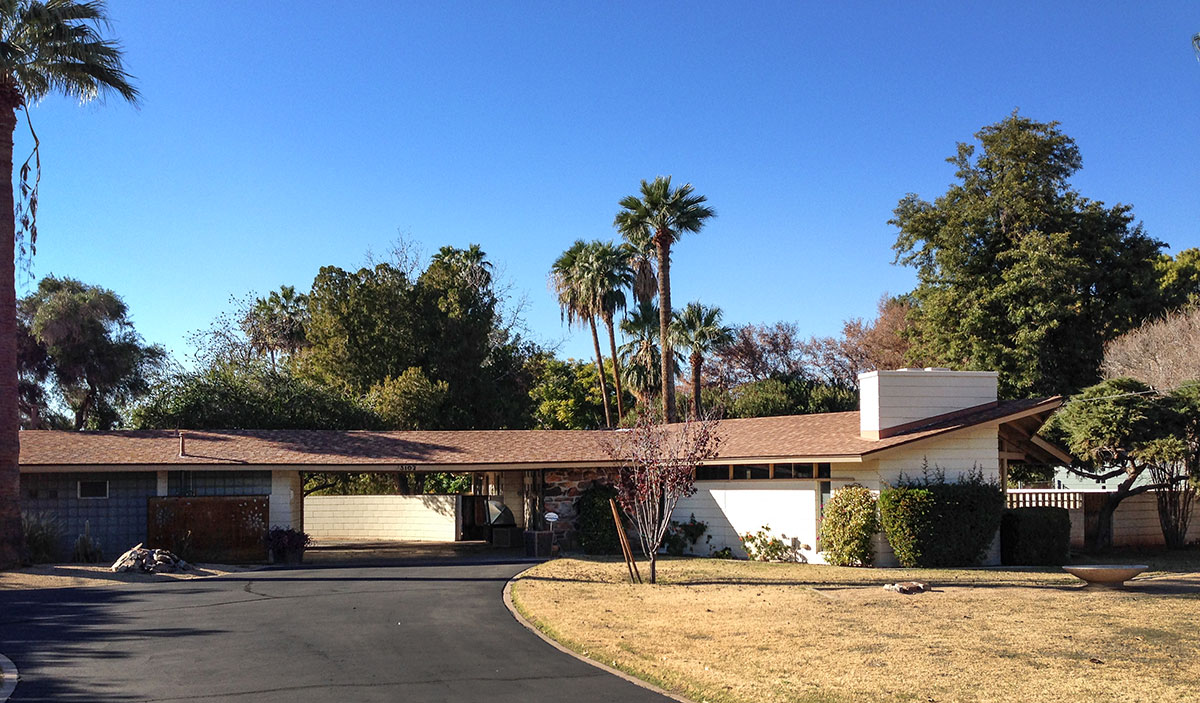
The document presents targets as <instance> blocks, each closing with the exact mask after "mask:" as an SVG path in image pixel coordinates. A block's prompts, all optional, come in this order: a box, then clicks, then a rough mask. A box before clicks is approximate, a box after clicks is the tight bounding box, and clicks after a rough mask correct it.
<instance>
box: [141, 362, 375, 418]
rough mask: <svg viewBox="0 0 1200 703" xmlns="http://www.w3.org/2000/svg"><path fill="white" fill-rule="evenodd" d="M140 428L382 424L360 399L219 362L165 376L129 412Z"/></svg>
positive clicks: (259, 367) (299, 380)
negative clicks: (207, 366) (210, 365)
mask: <svg viewBox="0 0 1200 703" xmlns="http://www.w3.org/2000/svg"><path fill="white" fill-rule="evenodd" d="M132 421H133V422H132V424H133V426H134V427H137V428H139V429H193V430H206V429H212V430H238V429H254V430H307V429H323V430H362V429H368V430H369V429H383V427H384V422H383V420H382V419H381V418H380V417H379V416H378V415H377V414H376V413H375V412H374V411H373V410H372V409H371V408H370V407H368V406H367V405H366V403H364V402H363V400H362V399H360V398H357V397H355V396H353V395H349V394H347V393H345V392H344V391H341V390H337V389H334V388H331V387H329V386H324V385H321V384H319V383H317V382H315V381H313V380H311V379H308V378H303V377H300V376H295V375H293V374H290V373H287V372H277V371H274V370H272V369H270V368H268V367H265V366H262V365H236V364H217V365H214V366H212V367H209V368H205V369H201V370H199V371H180V372H177V373H175V374H173V375H171V376H170V377H167V378H164V379H163V380H161V381H160V382H158V383H157V384H155V386H154V387H153V389H152V390H151V392H150V394H149V395H148V396H147V397H146V398H145V399H144V400H143V401H142V402H141V403H139V404H138V405H137V407H136V408H135V409H134V411H133V415H132Z"/></svg>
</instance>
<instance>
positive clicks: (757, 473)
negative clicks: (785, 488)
mask: <svg viewBox="0 0 1200 703" xmlns="http://www.w3.org/2000/svg"><path fill="white" fill-rule="evenodd" d="M733 477H734V478H735V479H741V480H747V479H759V478H770V477H771V467H770V466H769V465H767V464H738V465H736V466H734V467H733Z"/></svg>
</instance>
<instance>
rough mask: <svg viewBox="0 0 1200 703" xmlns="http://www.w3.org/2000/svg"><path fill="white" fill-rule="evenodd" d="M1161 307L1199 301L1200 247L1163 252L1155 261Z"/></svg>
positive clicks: (1175, 306)
mask: <svg viewBox="0 0 1200 703" xmlns="http://www.w3.org/2000/svg"><path fill="white" fill-rule="evenodd" d="M1157 269H1158V275H1159V289H1160V293H1161V295H1162V307H1163V308H1164V309H1166V310H1174V309H1175V308H1178V307H1181V306H1183V305H1186V304H1187V303H1188V302H1200V249H1197V248H1195V247H1193V248H1191V249H1184V250H1183V251H1181V252H1179V253H1178V254H1176V255H1175V256H1168V255H1166V254H1164V255H1163V256H1162V257H1161V258H1160V259H1159V260H1158V262H1157Z"/></svg>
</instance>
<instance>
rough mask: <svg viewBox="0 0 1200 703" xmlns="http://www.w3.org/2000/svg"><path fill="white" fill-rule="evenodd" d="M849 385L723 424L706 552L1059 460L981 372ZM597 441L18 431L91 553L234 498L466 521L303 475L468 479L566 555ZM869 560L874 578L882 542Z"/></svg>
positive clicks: (803, 543) (813, 540)
mask: <svg viewBox="0 0 1200 703" xmlns="http://www.w3.org/2000/svg"><path fill="white" fill-rule="evenodd" d="M860 384H861V405H860V410H859V411H857V412H841V413H826V414H818V415H798V416H784V417H765V418H751V419H736V420H726V421H723V422H722V423H721V425H720V433H721V434H722V436H723V442H722V444H721V449H720V454H719V456H718V457H717V458H715V459H713V460H711V461H709V462H707V463H706V464H705V465H703V466H701V467H700V468H699V469H698V471H697V475H696V478H697V482H696V488H697V491H696V494H695V495H693V496H692V497H690V498H687V499H684V500H683V501H682V502H681V503H680V505H679V507H678V509H677V510H676V518H677V519H679V520H681V521H685V520H687V519H688V518H689V517H690V516H692V515H695V517H696V519H697V520H701V521H704V522H705V523H707V525H708V534H709V536H710V537H711V540H710V541H707V542H703V543H702V545H701V546H702V549H703V551H708V550H709V549H714V550H715V549H720V548H722V547H726V546H728V547H730V548H731V549H732V550H733V551H734V553H740V552H741V546H740V542H739V540H738V537H737V536H738V534H743V533H746V532H753V531H757V530H759V529H760V528H761V527H763V526H764V525H766V526H770V528H771V529H772V531H773V532H774V533H776V534H786V535H788V537H789V538H790V539H795V540H796V542H795V543H796V544H797V545H798V546H800V547H801V549H802V551H803V554H804V556H805V557H806V558H808V559H809V560H813V561H819V560H820V556H819V554H818V551H819V549H820V545H819V544H818V540H817V529H818V520H819V516H820V514H821V510H822V506H823V505H824V503H825V501H827V500H828V499H829V497H830V496H831V495H832V492H833V491H836V490H837V489H838V488H839V487H840V486H843V485H846V484H848V483H861V484H864V485H866V486H867V487H869V488H872V489H879V488H880V487H881V486H883V485H884V484H885V483H889V482H894V481H896V480H897V479H898V478H899V477H900V476H901V475H902V474H907V475H910V476H916V475H920V473H921V472H922V470H923V469H924V468H928V469H930V470H939V471H944V472H945V473H946V475H947V477H948V478H954V477H955V476H956V475H959V474H962V473H963V472H967V471H973V470H974V471H978V472H981V473H982V474H983V476H984V477H985V478H988V479H992V480H997V481H1000V480H1002V477H1003V475H1004V472H1005V471H1006V468H1007V465H1008V464H1009V463H1010V462H1024V461H1033V462H1040V463H1046V462H1058V461H1068V460H1069V457H1068V456H1067V455H1065V454H1064V453H1063V452H1062V450H1060V449H1058V448H1057V447H1054V446H1053V445H1051V444H1049V443H1047V442H1045V441H1044V440H1042V439H1041V438H1039V437H1037V436H1036V431H1037V430H1038V428H1039V427H1040V426H1041V424H1042V423H1043V422H1044V421H1045V419H1046V417H1047V416H1048V415H1049V414H1050V413H1052V412H1053V411H1054V410H1055V409H1056V408H1057V407H1058V406H1059V405H1060V403H1061V399H1060V398H1058V397H1053V398H1037V399H1028V400H1005V401H1000V400H997V393H996V374H995V373H994V372H965V371H949V370H946V369H901V370H898V371H875V372H870V373H866V374H863V375H862V376H861V377H860ZM610 432H611V431H609V430H595V431H574V430H563V431H557V430H463V431H418V432H368V431H326V430H304V431H301V430H229V431H208V430H203V431H202V430H186V429H185V430H182V431H176V430H138V431H112V432H57V431H23V432H22V433H21V498H22V508H23V509H24V510H25V511H27V512H40V513H51V514H53V515H54V516H56V518H57V519H58V520H59V521H60V522H61V523H62V524H63V525H64V527H65V531H66V535H65V536H64V548H69V544H70V543H71V542H74V540H75V537H76V535H78V534H81V533H83V532H84V529H85V522H86V523H87V529H88V530H89V531H90V533H91V534H92V535H93V536H94V537H96V538H98V539H99V540H100V542H101V546H102V548H103V549H104V550H105V551H106V554H107V553H112V552H119V551H121V550H123V549H125V548H127V547H129V546H132V545H133V544H134V543H136V542H140V541H144V540H145V539H146V537H147V533H148V531H149V530H150V529H151V528H150V527H148V525H149V524H150V523H151V522H152V518H154V519H158V518H155V515H156V514H157V513H155V511H161V510H162V508H163V506H164V505H168V504H169V503H170V501H172V500H175V501H179V500H184V499H189V498H192V499H194V498H201V497H221V496H224V497H236V498H238V499H245V500H241V501H240V502H238V503H237V505H238V506H241V507H239V508H237V509H249V508H246V507H245V506H247V505H250V504H252V503H253V506H257V509H260V510H261V511H262V514H260V515H259V516H258V517H255V518H254V519H253V521H254V523H255V524H257V525H259V526H260V527H261V524H262V523H263V522H265V523H267V524H270V525H279V526H289V527H295V528H304V529H308V530H309V531H310V532H316V533H317V536H322V535H324V534H325V533H326V531H328V532H329V534H337V533H338V530H343V534H358V535H368V536H369V535H372V534H375V533H371V532H370V531H369V530H359V531H358V532H355V530H354V529H353V528H355V526H356V525H357V526H358V527H364V526H376V527H377V528H379V529H382V528H381V527H380V526H384V525H389V524H390V525H391V526H392V527H394V528H395V529H397V530H399V532H398V533H396V534H395V535H394V536H397V537H405V536H406V534H405V533H404V525H405V524H406V523H408V522H414V523H415V522H421V517H420V514H421V511H422V510H425V511H426V512H428V513H429V514H430V515H431V516H440V518H439V519H441V520H442V521H443V523H444V524H446V525H447V528H446V529H445V530H442V531H438V529H435V528H434V527H430V525H432V524H433V523H432V522H430V521H426V523H428V524H426V523H422V525H423V527H422V528H421V530H419V531H418V532H417V533H414V534H417V535H418V537H417V538H426V539H438V538H443V539H455V538H461V536H462V535H463V534H464V530H463V525H464V524H465V522H469V521H470V519H471V516H469V515H464V514H463V513H465V512H469V511H468V510H467V509H464V508H463V505H464V503H463V500H462V499H461V498H438V497H422V496H397V497H395V498H396V499H397V501H398V502H399V501H401V499H402V500H403V501H407V503H405V507H404V509H403V510H400V508H398V507H395V506H392V507H389V505H388V504H387V503H386V502H381V500H380V499H379V497H365V496H364V497H359V496H350V497H336V498H335V499H331V500H330V501H328V502H327V503H325V504H322V505H323V506H324V508H328V509H324V508H323V509H322V510H320V511H317V510H315V509H314V510H311V511H310V509H309V508H310V505H306V503H308V504H312V505H316V504H318V503H320V501H321V500H325V498H326V497H320V499H318V498H317V497H310V498H308V499H305V498H304V496H303V495H302V476H301V475H302V473H305V472H317V471H321V472H331V471H351V472H410V471H448V472H469V473H473V474H476V480H475V482H474V483H475V490H474V491H473V493H476V494H481V495H488V496H493V497H497V498H498V499H499V501H501V502H502V503H503V504H504V505H505V506H507V508H508V509H509V510H510V511H511V513H512V517H513V519H514V520H515V522H516V524H517V525H518V526H524V527H526V528H529V529H532V528H542V527H543V526H544V524H543V523H542V522H541V518H542V516H543V515H544V514H545V513H546V512H548V511H553V512H556V513H557V514H558V515H559V516H560V518H561V519H560V520H559V521H558V522H555V523H553V525H552V526H551V527H552V530H553V532H554V533H555V537H556V539H557V540H558V541H559V542H560V543H561V544H570V543H571V540H572V538H573V535H574V530H575V526H574V518H575V505H574V504H575V501H576V500H577V499H578V496H579V495H580V493H581V492H582V491H583V490H586V488H587V487H589V486H590V485H592V483H593V482H595V481H598V480H605V478H606V476H608V475H610V474H611V471H612V469H613V468H614V467H615V466H616V464H615V462H614V461H613V460H612V458H611V457H610V456H609V453H608V451H607V450H606V446H607V445H606V440H607V439H608V438H609V437H610V436H611V435H610ZM251 499H253V500H251ZM414 500H419V501H422V504H421V506H418V507H414V504H413V501H414ZM372 501H373V502H372ZM155 506H157V507H155ZM231 509H233V508H231ZM390 510H391V511H396V510H400V512H396V513H395V514H394V515H393V514H390V513H389V512H388V511H390ZM152 513H153V514H152ZM396 515H400V516H401V517H399V518H397V517H396ZM318 520H319V521H320V525H317V524H316V522H317V521H318ZM306 521H308V523H309V524H308V525H306ZM184 526H185V527H186V525H184ZM317 528H319V529H317ZM345 530H349V532H344V531H345ZM375 536H382V535H379V534H375ZM407 536H408V537H409V538H411V537H412V535H407ZM880 552H881V554H880V557H881V560H882V561H883V562H884V563H886V562H887V561H888V559H889V558H890V551H889V550H888V549H887V546H886V544H883V543H881V544H880Z"/></svg>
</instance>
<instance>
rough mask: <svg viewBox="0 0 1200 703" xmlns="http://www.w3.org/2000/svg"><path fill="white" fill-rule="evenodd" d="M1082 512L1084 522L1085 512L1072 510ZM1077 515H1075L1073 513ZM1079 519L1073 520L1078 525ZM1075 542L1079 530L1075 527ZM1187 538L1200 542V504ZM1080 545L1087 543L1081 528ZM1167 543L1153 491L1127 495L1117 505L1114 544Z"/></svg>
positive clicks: (1130, 545)
mask: <svg viewBox="0 0 1200 703" xmlns="http://www.w3.org/2000/svg"><path fill="white" fill-rule="evenodd" d="M1076 512H1078V513H1079V514H1080V516H1081V517H1080V522H1082V514H1083V511H1082V510H1079V511H1072V513H1076ZM1072 517H1073V518H1074V515H1072ZM1074 523H1075V520H1074V519H1073V520H1072V525H1071V526H1072V528H1074ZM1071 537H1072V541H1074V538H1075V533H1074V530H1072V534H1071ZM1187 541H1188V542H1189V543H1190V542H1196V541H1200V506H1193V508H1192V520H1191V522H1190V523H1188V531H1187ZM1079 544H1080V545H1082V544H1083V529H1082V527H1081V528H1080V530H1079ZM1164 544H1166V541H1165V540H1164V539H1163V534H1162V526H1161V525H1160V524H1159V522H1158V500H1157V499H1156V498H1155V497H1154V494H1152V493H1142V494H1139V495H1136V496H1133V497H1131V498H1126V499H1125V500H1123V501H1121V503H1120V505H1118V506H1117V510H1116V512H1115V513H1113V546H1114V547H1150V546H1153V547H1161V546H1163V545H1164Z"/></svg>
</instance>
